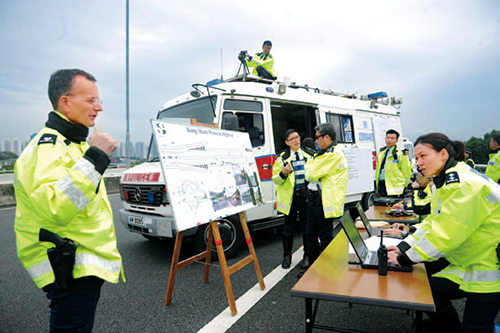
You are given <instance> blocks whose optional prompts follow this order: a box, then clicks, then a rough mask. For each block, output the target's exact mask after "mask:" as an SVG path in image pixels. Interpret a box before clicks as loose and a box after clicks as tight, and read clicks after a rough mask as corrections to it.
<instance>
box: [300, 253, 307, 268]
mask: <svg viewBox="0 0 500 333" xmlns="http://www.w3.org/2000/svg"><path fill="white" fill-rule="evenodd" d="M300 268H302V269H307V268H309V257H307V256H304V258H302V261H301V262H300Z"/></svg>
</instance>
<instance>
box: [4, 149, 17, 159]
mask: <svg viewBox="0 0 500 333" xmlns="http://www.w3.org/2000/svg"><path fill="white" fill-rule="evenodd" d="M17 157H18V156H17V155H16V154H14V153H13V152H11V151H1V152H0V160H15V159H17Z"/></svg>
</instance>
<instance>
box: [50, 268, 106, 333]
mask: <svg viewBox="0 0 500 333" xmlns="http://www.w3.org/2000/svg"><path fill="white" fill-rule="evenodd" d="M103 282H104V280H102V279H100V278H98V277H95V276H86V277H83V278H79V279H75V286H74V287H73V288H72V289H70V290H63V289H59V288H57V286H56V285H55V284H54V283H53V284H50V285H48V286H45V287H44V288H43V290H44V291H45V292H46V293H47V294H46V296H47V298H48V299H49V300H50V305H49V307H50V332H51V333H56V332H79V333H84V332H85V333H86V332H92V328H93V327H94V318H95V312H96V308H97V303H98V302H99V297H100V295H101V286H102V284H103Z"/></svg>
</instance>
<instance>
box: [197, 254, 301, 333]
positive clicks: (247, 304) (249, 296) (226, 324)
mask: <svg viewBox="0 0 500 333" xmlns="http://www.w3.org/2000/svg"><path fill="white" fill-rule="evenodd" d="M303 254H304V251H303V247H300V248H299V249H298V250H297V251H295V253H294V254H293V256H292V264H291V266H290V268H289V269H283V268H281V264H280V265H279V266H278V267H276V268H275V269H274V270H273V271H272V272H271V273H269V275H267V276H266V277H265V278H264V282H265V284H266V289H264V290H260V285H259V283H257V284H255V285H254V286H253V287H252V288H251V289H250V290H249V291H247V292H246V293H245V294H244V295H243V296H241V297H240V298H238V299H237V300H236V309H237V310H238V313H237V314H236V316H234V317H233V316H231V311H230V309H229V307H227V308H226V309H225V310H224V311H222V312H221V313H220V314H219V315H218V316H217V317H215V318H214V319H212V321H211V322H209V323H208V324H206V325H205V326H204V327H203V328H202V329H201V330H199V331H198V333H222V332H226V331H227V330H228V329H229V328H230V327H231V326H233V324H234V323H235V322H237V321H238V320H239V319H240V318H241V317H242V316H243V315H244V314H245V313H246V312H247V311H248V310H250V309H251V308H252V307H253V306H254V305H255V304H257V302H258V301H259V300H260V299H261V298H262V297H264V295H265V294H267V292H268V291H270V290H271V289H273V287H274V286H275V285H276V284H277V283H278V282H280V281H281V280H282V279H283V278H284V277H285V275H287V274H288V273H289V272H291V271H292V270H293V268H294V267H295V266H297V264H298V263H299V262H300V261H301V260H302V256H303Z"/></svg>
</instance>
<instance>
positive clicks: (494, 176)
mask: <svg viewBox="0 0 500 333" xmlns="http://www.w3.org/2000/svg"><path fill="white" fill-rule="evenodd" d="M488 157H489V161H488V166H487V167H486V172H485V175H486V176H488V177H489V178H491V180H493V181H494V182H495V183H498V184H500V134H498V133H495V134H493V135H492V136H491V140H490V152H489V153H488Z"/></svg>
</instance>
